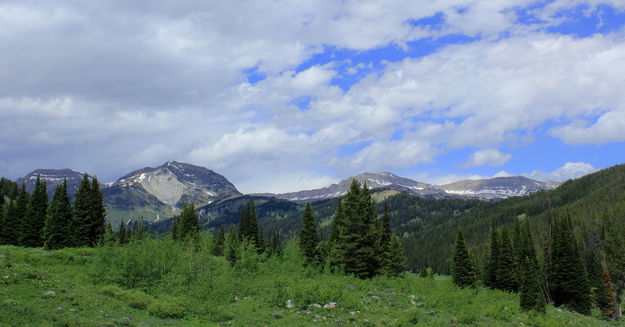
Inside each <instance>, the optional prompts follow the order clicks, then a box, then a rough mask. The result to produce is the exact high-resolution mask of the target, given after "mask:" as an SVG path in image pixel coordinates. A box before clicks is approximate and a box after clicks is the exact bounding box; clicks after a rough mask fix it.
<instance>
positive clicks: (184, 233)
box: [178, 203, 200, 240]
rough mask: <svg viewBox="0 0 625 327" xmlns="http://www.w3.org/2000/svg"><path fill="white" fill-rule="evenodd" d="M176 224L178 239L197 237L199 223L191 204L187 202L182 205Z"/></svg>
mask: <svg viewBox="0 0 625 327" xmlns="http://www.w3.org/2000/svg"><path fill="white" fill-rule="evenodd" d="M178 224H179V225H178V238H179V239H181V240H184V239H186V238H197V237H199V235H200V224H199V222H198V217H197V213H196V212H195V208H194V207H193V205H191V204H187V203H185V204H184V205H183V207H182V213H181V214H180V220H179V222H178Z"/></svg>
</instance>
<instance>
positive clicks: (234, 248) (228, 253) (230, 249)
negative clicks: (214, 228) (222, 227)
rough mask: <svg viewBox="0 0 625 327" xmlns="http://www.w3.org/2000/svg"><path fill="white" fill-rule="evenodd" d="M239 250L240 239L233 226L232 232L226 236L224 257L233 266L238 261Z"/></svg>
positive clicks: (231, 226) (231, 227)
mask: <svg viewBox="0 0 625 327" xmlns="http://www.w3.org/2000/svg"><path fill="white" fill-rule="evenodd" d="M238 250H239V238H238V236H237V232H236V230H235V229H234V226H233V225H230V230H229V231H228V234H227V235H226V241H225V243H224V257H226V260H228V262H230V264H231V265H234V263H235V262H236V261H237V259H238V256H239V254H238Z"/></svg>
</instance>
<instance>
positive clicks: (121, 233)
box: [117, 219, 128, 245]
mask: <svg viewBox="0 0 625 327" xmlns="http://www.w3.org/2000/svg"><path fill="white" fill-rule="evenodd" d="M117 238H118V239H119V244H120V245H124V244H127V243H128V233H127V232H126V223H125V222H124V220H123V219H122V221H121V222H120V223H119V229H118V230H117Z"/></svg>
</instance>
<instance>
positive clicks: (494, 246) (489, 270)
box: [484, 221, 500, 288]
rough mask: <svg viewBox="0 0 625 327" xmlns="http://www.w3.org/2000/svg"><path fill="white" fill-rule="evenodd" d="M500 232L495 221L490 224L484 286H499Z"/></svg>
mask: <svg viewBox="0 0 625 327" xmlns="http://www.w3.org/2000/svg"><path fill="white" fill-rule="evenodd" d="M499 238H500V236H499V233H498V232H497V229H496V228H495V222H494V221H492V222H491V226H490V251H489V253H488V263H487V265H486V272H485V276H484V286H486V287H490V288H497V267H498V266H499Z"/></svg>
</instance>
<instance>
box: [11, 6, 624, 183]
mask: <svg viewBox="0 0 625 327" xmlns="http://www.w3.org/2000/svg"><path fill="white" fill-rule="evenodd" d="M234 3H235V2H232V1H200V0H177V1H159V2H158V4H156V3H155V2H154V1H126V0H119V1H114V0H113V1H97V2H94V1H62V0H60V1H36V0H34V1H11V0H8V1H7V0H4V1H2V2H0V175H1V176H7V177H10V178H17V177H19V176H23V175H25V174H26V173H28V172H30V171H32V170H34V169H36V168H66V167H67V168H73V169H76V170H79V171H87V172H89V173H92V174H95V175H97V176H98V177H99V178H100V179H101V180H103V181H106V182H110V181H114V180H116V179H117V178H118V177H120V176H122V175H124V174H126V173H128V172H130V171H132V170H135V169H138V168H142V167H145V166H156V165H160V164H162V163H163V162H165V161H168V160H177V161H182V162H189V163H193V164H197V165H201V166H205V167H208V168H210V169H213V170H215V171H217V172H219V173H221V174H223V175H225V176H226V177H227V178H229V179H230V180H231V181H232V182H234V183H235V185H237V186H238V188H239V189H240V190H241V191H243V192H262V191H272V192H281V191H294V190H300V189H309V188H315V187H319V186H323V185H326V184H328V183H330V182H334V181H337V180H339V179H342V178H344V177H347V176H350V175H354V174H357V173H360V172H363V171H370V172H377V171H391V172H394V173H397V174H399V175H402V176H406V177H411V178H414V179H417V180H420V181H425V182H432V183H444V182H449V181H452V180H456V179H461V178H468V177H478V176H482V177H491V176H505V175H526V176H529V177H533V178H537V179H541V180H560V181H561V180H566V179H568V178H571V177H577V176H580V175H584V174H587V173H589V172H592V171H594V170H596V169H601V168H605V167H608V166H611V165H614V164H618V163H623V162H625V1H622V0H604V1H599V0H591V1H581V0H551V1H546V0H541V1H533V0H489V1H479V0H436V1H434V0H432V1H414V0H410V1H403V0H396V1H387V2H386V3H382V2H375V1H363V0H358V1H349V0H345V1H335V0H328V1H324V0H316V1H308V0H298V1H267V0H262V1H238V2H236V5H233V4H234Z"/></svg>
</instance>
